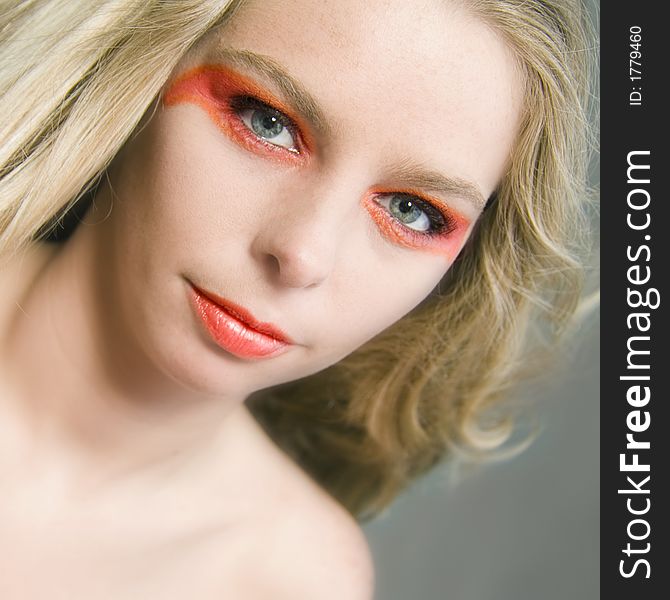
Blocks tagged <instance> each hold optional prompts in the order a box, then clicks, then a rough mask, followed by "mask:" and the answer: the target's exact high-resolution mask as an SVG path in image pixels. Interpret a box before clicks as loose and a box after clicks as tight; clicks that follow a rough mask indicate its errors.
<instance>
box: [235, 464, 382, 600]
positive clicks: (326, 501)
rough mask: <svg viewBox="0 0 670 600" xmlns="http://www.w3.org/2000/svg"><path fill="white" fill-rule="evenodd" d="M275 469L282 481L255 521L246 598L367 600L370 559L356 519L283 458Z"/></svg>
mask: <svg viewBox="0 0 670 600" xmlns="http://www.w3.org/2000/svg"><path fill="white" fill-rule="evenodd" d="M275 467H276V469H277V470H276V471H275V472H277V471H280V472H281V477H280V480H281V483H280V485H279V487H274V489H273V492H275V493H273V494H272V497H270V498H268V502H267V504H266V509H265V510H263V513H264V516H263V517H262V519H261V520H260V522H259V527H260V529H259V532H258V534H259V535H258V540H260V542H259V545H258V547H257V548H256V552H254V558H253V560H252V561H249V564H253V568H252V571H253V572H250V573H247V574H246V576H247V577H248V584H249V587H248V588H247V589H250V590H252V589H253V590H254V592H255V594H254V593H252V594H251V595H250V596H249V598H256V597H258V598H273V599H275V600H282V599H283V598H287V599H288V598H290V599H291V600H302V599H303V598H304V599H305V600H307V599H310V600H330V599H333V600H342V599H343V598H346V599H347V600H371V599H372V597H373V588H374V566H373V559H372V555H371V552H370V548H369V546H368V543H367V540H366V538H365V535H364V534H363V532H362V530H361V528H360V526H359V525H358V523H357V522H356V520H355V519H354V518H353V517H352V516H351V515H350V514H349V513H348V512H347V511H346V510H345V509H344V508H343V507H342V506H341V505H340V504H339V503H338V502H337V501H336V500H334V499H333V498H332V497H331V496H330V495H329V494H327V493H326V492H325V491H324V490H322V489H321V488H320V487H319V486H318V485H317V484H316V483H314V482H313V481H312V480H311V479H310V478H309V477H308V476H307V475H306V474H305V473H304V472H303V471H302V470H301V469H299V467H297V466H296V465H295V464H294V463H292V462H291V461H290V460H289V459H288V458H287V457H283V458H280V459H279V463H278V464H275ZM245 587H246V586H245Z"/></svg>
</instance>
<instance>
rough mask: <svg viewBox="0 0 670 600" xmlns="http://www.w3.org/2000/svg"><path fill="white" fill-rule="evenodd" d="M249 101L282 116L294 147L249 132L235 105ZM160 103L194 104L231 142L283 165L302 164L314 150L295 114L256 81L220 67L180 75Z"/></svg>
mask: <svg viewBox="0 0 670 600" xmlns="http://www.w3.org/2000/svg"><path fill="white" fill-rule="evenodd" d="M249 100H251V101H253V102H255V103H256V105H259V104H260V105H266V106H267V108H268V109H270V110H274V111H279V112H280V113H282V114H283V115H286V117H287V118H288V122H287V123H285V125H286V127H287V128H288V129H289V131H290V132H291V134H292V135H293V138H294V140H295V144H296V145H295V148H291V149H289V148H285V147H283V146H278V145H275V144H272V143H270V142H268V141H265V140H263V139H261V138H259V137H258V136H256V135H254V134H253V132H251V131H250V130H249V128H248V127H247V126H246V125H245V124H244V123H243V122H242V120H241V118H240V116H239V114H238V112H239V104H240V103H242V102H245V101H249ZM163 103H164V104H165V105H166V106H174V105H176V104H181V103H192V104H196V105H197V106H200V107H201V108H202V109H203V110H205V111H206V112H207V114H208V115H209V117H210V118H211V120H212V121H213V122H214V124H215V125H216V126H217V127H218V128H219V129H220V130H221V131H222V132H223V133H225V134H226V135H227V136H228V137H230V138H231V139H232V140H233V141H235V142H237V143H238V144H240V145H241V146H242V147H244V148H246V149H247V150H249V151H251V152H254V153H257V154H262V155H265V156H267V157H269V158H271V159H274V160H277V161H279V162H282V163H285V164H292V165H300V164H304V163H305V162H306V161H307V160H308V158H309V155H310V153H311V152H312V149H313V148H314V142H313V138H312V136H311V135H310V131H309V127H308V126H307V125H306V124H305V123H303V122H302V119H301V118H300V116H299V115H297V114H295V113H294V111H293V110H292V109H291V108H290V107H288V106H286V105H285V104H284V103H283V102H281V101H280V100H279V99H278V98H276V97H275V96H274V95H272V94H271V93H270V92H268V91H267V90H265V89H263V88H261V87H260V86H259V85H258V84H257V83H256V82H254V81H253V80H251V79H250V78H248V77H246V76H244V75H242V74H240V73H238V72H236V71H234V70H232V69H230V68H229V67H226V66H224V65H204V66H200V67H196V68H195V69H192V70H190V71H187V72H186V73H184V74H182V75H180V76H179V77H178V78H177V79H176V80H175V81H174V82H173V83H172V85H170V87H169V88H168V89H167V91H166V92H165V94H164V95H163Z"/></svg>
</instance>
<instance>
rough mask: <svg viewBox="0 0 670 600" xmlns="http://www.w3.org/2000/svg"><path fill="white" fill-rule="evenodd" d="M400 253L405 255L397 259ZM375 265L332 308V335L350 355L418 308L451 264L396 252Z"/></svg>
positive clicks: (444, 260) (446, 260)
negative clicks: (392, 256) (395, 256)
mask: <svg viewBox="0 0 670 600" xmlns="http://www.w3.org/2000/svg"><path fill="white" fill-rule="evenodd" d="M401 252H403V253H404V255H403V256H400V253H401ZM395 254H396V255H397V256H398V258H396V260H393V259H390V260H387V261H383V262H377V263H376V265H375V267H374V268H373V269H371V270H367V271H366V273H365V274H362V276H361V277H360V279H359V280H358V281H357V282H356V283H353V282H352V284H351V286H350V287H349V288H348V290H347V292H346V293H342V294H339V295H338V296H339V298H338V299H339V301H338V303H337V305H335V306H333V314H334V317H333V318H332V320H331V335H332V336H333V337H334V338H335V339H337V340H338V343H339V344H341V345H342V346H346V347H347V353H350V352H352V351H354V350H355V349H357V348H358V347H360V346H361V345H362V344H364V343H365V342H367V341H368V340H369V339H371V338H373V337H374V336H375V335H377V334H379V333H381V332H382V331H384V330H385V329H387V328H388V327H390V326H391V325H393V324H394V323H396V322H397V321H399V320H400V319H402V318H403V317H404V316H405V315H407V313H409V312H410V311H411V310H412V309H414V308H415V307H416V306H418V305H419V304H420V303H421V302H422V301H423V300H425V299H426V298H427V297H428V295H429V294H430V293H431V292H432V291H433V290H434V289H435V287H436V286H437V285H438V284H439V282H440V280H441V279H442V278H443V277H444V275H445V273H446V272H447V270H448V268H449V266H450V265H451V261H450V260H448V259H445V258H443V257H437V256H428V257H426V256H411V255H410V254H409V251H396V252H395Z"/></svg>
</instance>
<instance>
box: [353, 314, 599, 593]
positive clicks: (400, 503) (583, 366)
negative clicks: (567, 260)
mask: <svg viewBox="0 0 670 600" xmlns="http://www.w3.org/2000/svg"><path fill="white" fill-rule="evenodd" d="M581 334H582V335H581V338H580V343H579V344H578V345H576V346H575V345H573V346H572V348H571V354H572V355H571V356H570V357H569V358H568V359H564V360H563V364H562V365H561V367H560V368H557V369H556V370H555V372H554V373H552V376H551V377H550V378H549V379H548V380H547V382H546V383H545V385H544V387H543V388H542V394H541V395H540V396H537V395H535V394H534V395H533V400H535V402H536V407H537V408H536V413H538V414H539V415H540V418H541V422H542V430H541V432H540V434H539V436H538V437H537V439H536V440H535V442H534V443H533V444H532V445H531V446H530V447H529V448H528V449H527V450H526V451H525V452H524V453H523V454H521V455H519V456H517V457H516V458H514V459H511V460H509V461H506V462H502V463H500V462H499V463H494V464H491V465H488V466H486V467H485V468H483V469H479V470H478V471H477V472H475V473H468V474H467V475H466V476H465V477H461V478H460V480H459V481H456V482H454V481H453V478H452V477H450V475H451V473H450V469H449V467H448V466H446V467H442V468H439V469H437V470H435V471H433V472H432V473H431V474H430V475H429V476H427V477H426V478H424V479H422V480H420V481H419V483H418V485H416V486H414V487H413V488H411V489H410V491H409V492H408V493H406V494H405V495H403V496H401V497H400V498H399V499H398V500H397V501H396V502H395V503H394V504H393V506H392V507H391V509H390V510H389V511H388V513H387V514H386V515H384V516H383V517H381V518H380V519H378V520H376V521H373V522H372V523H370V524H368V525H366V526H365V529H364V530H365V532H366V534H367V536H368V540H369V542H370V545H371V548H372V552H373V556H374V559H375V563H376V569H377V588H378V590H377V598H379V599H380V600H531V599H532V600H537V599H540V598H541V599H542V600H566V599H570V600H587V599H588V600H594V599H596V598H599V566H600V563H599V532H600V529H599V518H600V517H599V514H600V513H599V500H600V488H599V482H600V476H599V441H600V434H599V431H600V430H599V377H598V375H599V358H598V357H599V320H598V315H597V312H596V313H594V314H592V315H591V317H590V318H589V319H588V320H587V321H586V323H585V325H584V327H583V328H582V331H581ZM533 387H534V389H535V390H536V391H537V386H533Z"/></svg>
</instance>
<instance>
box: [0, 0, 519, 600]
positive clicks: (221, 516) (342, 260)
mask: <svg viewBox="0 0 670 600" xmlns="http://www.w3.org/2000/svg"><path fill="white" fill-rule="evenodd" d="M388 5H389V3H388V2H381V1H380V2H376V1H374V2H366V3H360V2H355V1H353V0H351V1H342V2H337V3H328V4H324V3H322V2H316V1H312V0H295V1H290V2H287V1H285V0H282V1H281V2H280V1H279V0H276V1H275V0H270V1H268V2H264V3H263V6H262V8H261V7H260V6H256V5H255V4H254V3H251V4H249V5H246V6H245V7H243V8H242V10H240V12H239V13H238V15H236V17H235V19H234V21H233V22H232V23H230V24H229V25H228V26H227V27H226V29H225V30H223V31H221V30H216V31H213V32H211V33H210V34H208V35H207V36H206V37H205V38H204V39H203V40H202V41H201V43H200V44H198V45H197V46H196V47H195V48H194V50H192V51H191V52H190V53H189V54H188V55H187V56H186V57H185V58H184V59H183V60H182V62H181V63H180V64H179V65H178V66H177V68H176V69H175V71H174V74H173V76H172V77H171V79H170V81H168V82H167V83H166V86H165V88H164V97H165V98H168V97H169V93H170V90H171V89H172V90H174V89H175V88H174V86H175V85H177V84H178V82H179V81H180V78H183V77H185V76H186V75H187V74H188V73H192V72H193V70H194V69H196V70H197V69H202V68H203V67H204V66H208V67H212V66H214V67H215V68H221V67H222V65H223V64H224V63H223V62H222V60H221V54H220V51H219V50H216V49H217V48H222V47H224V48H232V49H234V50H238V51H239V50H246V51H251V52H253V53H255V54H258V55H262V56H264V57H268V58H270V59H271V60H272V61H274V62H275V63H277V64H279V65H281V66H282V68H283V69H284V70H285V71H287V72H288V73H290V75H291V76H292V77H293V78H295V79H296V80H297V81H298V82H299V84H300V85H301V86H302V87H303V88H304V89H305V90H307V91H308V93H309V94H310V95H311V96H313V98H314V100H315V101H316V102H317V103H318V106H319V107H320V112H321V113H322V116H323V117H324V121H323V122H322V123H321V124H320V126H318V127H314V126H312V125H309V124H308V119H305V118H304V115H302V113H301V111H300V110H298V108H297V107H295V106H294V105H292V104H291V103H290V102H289V99H288V98H287V97H286V96H285V94H283V93H282V90H281V88H280V86H278V85H277V84H276V82H273V81H271V80H270V79H269V78H268V77H266V76H264V75H262V74H259V73H258V72H255V71H254V70H253V69H248V68H245V67H244V66H240V64H238V63H236V62H235V61H232V62H231V61H228V62H226V63H225V67H226V68H233V69H234V71H235V72H236V73H237V74H241V75H242V76H244V77H245V78H247V79H250V80H251V81H253V82H254V84H255V85H257V86H258V87H259V88H261V89H262V90H264V91H265V92H266V93H267V94H268V95H269V97H272V98H274V99H277V100H278V101H279V102H280V103H281V105H282V106H283V107H286V109H287V110H290V111H291V112H292V114H293V115H295V117H296V120H299V121H300V122H301V123H302V124H303V125H304V126H305V127H304V131H303V130H301V136H304V139H305V140H309V152H303V153H302V154H300V155H293V156H292V155H291V153H290V152H288V151H283V150H281V149H280V150H268V149H267V148H266V147H265V146H263V145H260V146H254V145H253V143H252V144H251V146H250V145H249V143H248V142H241V141H240V138H239V136H237V137H236V135H234V134H232V133H231V132H230V128H228V129H227V128H226V127H227V126H225V125H222V124H221V122H220V121H217V119H216V118H215V117H213V116H212V106H211V103H210V104H207V102H205V101H201V100H197V99H196V98H195V97H194V96H193V95H191V96H190V97H189V96H188V94H187V95H185V96H182V97H180V98H176V99H175V98H172V99H171V100H170V101H166V102H157V104H156V106H155V107H154V110H153V111H151V114H150V115H149V116H148V117H147V118H146V120H145V122H144V123H143V126H142V127H141V128H140V129H139V131H138V133H137V134H136V135H135V136H134V137H133V138H132V140H131V141H129V143H128V144H127V145H126V146H125V147H124V149H123V150H122V152H121V153H120V154H119V156H118V157H117V158H116V160H115V161H114V164H113V165H112V167H111V168H110V170H109V177H108V181H107V182H106V183H105V184H104V185H103V186H101V188H100V191H99V192H98V196H97V198H96V201H95V206H94V208H93V209H92V210H91V211H90V213H89V214H88V215H87V218H86V219H85V223H84V224H82V225H81V226H80V227H79V228H78V229H77V231H76V232H75V234H74V236H73V237H72V238H71V239H70V240H69V241H68V242H67V243H66V244H65V245H64V246H63V247H62V249H58V250H50V249H45V248H38V247H36V248H33V249H32V250H31V252H29V253H28V254H26V255H25V256H23V257H20V258H19V259H17V260H16V261H15V262H14V263H13V264H9V265H8V267H7V268H6V269H5V270H4V272H3V273H2V276H1V277H0V285H2V288H3V289H4V290H7V289H11V290H12V292H11V293H10V294H8V295H7V297H6V298H5V300H4V302H3V305H2V307H1V310H0V327H1V333H2V337H1V346H0V351H1V353H2V361H1V363H2V379H1V380H2V382H3V384H2V386H3V387H2V392H3V393H2V402H0V433H1V434H2V435H0V439H1V440H2V447H1V448H2V452H0V456H2V457H4V458H2V459H0V461H2V462H0V487H2V489H12V490H16V492H15V493H14V495H12V496H9V497H8V498H3V499H2V500H0V528H1V529H3V536H2V539H1V540H0V554H3V555H4V554H8V553H9V552H10V550H9V548H12V552H14V554H15V555H16V556H17V563H18V564H19V567H20V568H17V570H16V573H17V575H16V576H15V578H14V579H10V580H9V582H8V583H5V584H4V585H5V586H9V590H10V592H13V593H14V594H17V595H20V594H19V591H18V590H19V589H21V593H23V594H25V593H27V592H26V590H25V589H24V588H21V587H20V586H25V585H30V586H32V587H30V588H29V592H30V593H33V594H35V595H37V594H39V593H43V592H44V590H45V589H48V590H50V591H52V590H53V589H54V586H55V585H56V584H58V585H60V583H61V582H63V581H65V582H67V584H68V585H71V586H74V587H73V588H71V589H74V590H75V592H76V593H75V594H74V597H87V598H98V597H100V598H103V597H105V598H106V597H111V596H107V595H105V593H107V592H108V591H109V590H110V589H114V590H115V593H114V594H112V596H113V597H116V598H120V597H126V596H127V595H128V594H129V593H130V590H132V591H133V592H136V591H137V590H140V589H141V590H143V591H144V592H145V593H146V594H147V595H146V597H161V598H172V597H175V598H176V597H185V595H187V594H190V596H191V597H198V598H209V597H212V598H214V597H216V598H222V597H223V598H228V597H230V598H255V597H259V598H266V597H273V598H280V597H283V595H282V594H284V593H285V594H286V597H291V598H302V597H305V598H330V597H331V596H332V597H333V598H343V597H347V598H352V599H355V598H369V597H370V594H371V591H370V590H371V585H372V584H371V579H372V575H371V564H370V557H369V552H368V550H367V547H366V546H365V542H364V540H363V537H362V534H361V533H360V531H359V530H358V528H357V526H356V525H355V524H354V522H353V521H352V520H351V519H350V518H349V517H348V516H347V515H346V514H345V513H344V511H343V510H342V509H341V508H340V507H339V506H337V505H336V504H335V502H334V501H332V500H331V499H329V498H328V497H327V496H326V495H325V494H324V493H323V492H321V491H320V490H319V489H318V488H317V487H316V486H315V485H314V484H312V483H311V482H310V481H309V480H308V479H307V478H306V476H304V475H303V474H302V472H301V471H300V470H299V469H298V468H297V467H296V466H294V465H293V464H292V463H290V462H289V461H288V459H286V458H285V457H284V456H283V455H282V454H281V453H280V452H279V451H278V450H276V449H275V447H274V446H273V445H272V444H271V443H270V442H269V440H268V439H267V438H266V436H265V434H263V433H262V432H261V431H260V430H259V429H258V427H257V426H256V425H255V423H254V422H253V420H252V419H251V417H250V416H249V415H248V413H247V411H246V409H245V408H244V405H243V401H244V399H245V398H246V397H247V396H248V395H249V394H250V393H252V392H253V391H255V390H258V389H262V388H264V387H267V386H270V385H274V384H278V383H281V382H284V381H288V380H293V379H296V378H299V377H303V376H305V375H308V374H311V373H313V372H316V371H318V370H320V369H323V368H325V367H326V366H328V365H330V364H333V363H334V362H336V361H337V360H339V359H340V358H342V357H343V356H346V355H347V354H349V353H350V352H352V351H353V350H355V349H356V348H357V347H359V346H360V345H361V344H363V343H364V342H365V341H367V340H368V339H370V338H371V337H373V336H374V335H376V334H377V333H378V332H380V331H382V330H383V329H385V328H386V327H388V326H389V325H390V324H392V323H394V322H395V321H397V320H398V319H400V318H401V317H402V316H403V315H405V314H406V313H407V312H409V311H410V310H411V309H412V308H414V307H415V306H416V305H417V304H418V303H420V302H421V301H422V300H423V299H424V298H425V297H426V296H427V295H428V294H429V293H430V292H431V290H433V289H434V288H435V286H436V285H437V283H438V282H439V281H440V279H441V278H442V277H443V276H444V274H445V273H446V271H447V270H448V268H449V266H450V265H451V263H452V262H453V260H454V259H455V257H456V255H457V253H458V250H459V249H460V248H461V247H462V245H463V244H464V243H465V242H466V241H467V237H468V236H469V234H470V232H471V231H472V228H473V227H474V225H475V223H476V221H477V218H478V216H479V214H480V212H481V206H476V205H475V204H474V203H472V202H471V201H470V200H469V199H467V197H465V195H463V194H459V193H436V192H435V191H434V190H431V189H425V186H424V187H423V188H421V189H420V190H418V191H420V192H421V193H423V194H425V195H426V196H428V197H430V198H433V199H435V200H436V202H438V203H440V205H441V206H443V207H446V210H448V211H452V212H453V213H454V214H457V215H459V219H461V221H459V222H460V223H461V226H460V227H461V228H460V229H459V233H458V236H452V238H451V239H450V240H449V241H448V243H447V242H445V243H441V245H440V244H438V247H435V245H434V244H432V242H431V244H428V245H424V246H417V245H416V244H407V243H405V242H403V240H402V239H401V238H402V227H401V228H400V229H399V228H398V224H397V223H395V224H394V223H392V222H391V221H390V220H389V218H388V216H389V213H388V211H387V209H386V208H384V205H383V204H380V203H379V202H378V201H377V200H375V198H377V199H378V197H377V196H376V194H379V193H381V192H383V193H392V192H393V191H406V190H410V189H411V190H417V189H418V188H417V185H416V181H415V179H416V178H413V179H412V178H408V177H407V173H408V169H407V165H408V164H413V165H421V166H422V167H423V168H425V169H430V170H431V171H435V172H438V173H440V174H442V175H443V176H445V177H449V178H452V179H458V181H460V182H461V183H462V182H467V183H468V184H469V187H470V189H471V191H472V190H476V191H477V192H478V193H479V195H480V196H481V197H482V198H487V197H488V196H489V195H490V194H491V193H492V192H493V191H494V189H495V187H496V185H497V183H498V182H499V181H500V179H501V177H502V176H503V174H504V172H505V169H506V168H507V160H508V157H509V154H510V151H511V148H512V145H513V143H514V137H515V133H516V131H517V127H518V121H519V115H520V106H521V98H520V93H519V90H520V89H521V80H520V77H519V75H518V73H517V70H516V69H515V62H514V59H513V57H512V54H511V53H510V51H509V50H508V49H507V48H506V46H505V45H504V43H503V42H502V41H501V40H500V39H498V38H497V36H496V35H495V34H494V33H493V32H492V31H490V30H489V29H488V28H487V27H486V26H485V25H484V24H482V23H481V22H479V21H477V20H475V19H474V18H472V17H470V16H469V15H468V14H467V13H466V12H464V11H463V10H462V9H460V8H456V7H455V6H452V5H451V4H448V3H444V2H440V3H435V2H427V3H426V6H423V5H422V6H417V5H416V3H411V4H410V3H403V2H399V1H398V2H395V1H394V2H391V5H392V6H391V7H389V6H388ZM295 40H299V41H300V43H295ZM323 48H328V52H325V53H324V52H323ZM435 57H440V60H436V59H435ZM232 63H235V64H232ZM237 126H239V123H237ZM238 130H239V129H238ZM285 155H286V156H285ZM403 165H404V167H403ZM419 187H420V186H419ZM382 200H383V198H382ZM398 232H401V233H398ZM188 281H191V282H195V283H197V284H198V285H199V286H201V287H203V288H206V289H208V290H210V291H212V292H215V293H217V294H219V295H221V296H223V297H225V298H227V299H229V300H232V301H233V302H235V303H237V304H239V305H242V306H244V307H245V308H246V309H247V310H249V311H250V312H251V313H253V315H254V316H255V317H256V318H257V319H258V320H260V321H267V322H271V323H273V324H275V325H276V326H278V327H279V328H281V329H282V330H283V331H284V332H286V333H287V334H288V335H289V336H290V337H291V338H292V339H293V340H294V342H295V343H294V345H292V346H291V347H290V348H288V350H287V351H285V352H284V353H282V354H280V355H278V356H273V357H269V358H265V359H260V360H249V359H240V358H237V357H235V356H232V355H230V354H229V353H227V352H225V351H223V350H222V349H221V348H219V347H218V346H216V345H215V344H214V343H213V342H212V339H211V337H209V336H208V334H207V332H206V331H205V330H204V329H203V327H202V324H201V323H199V321H198V319H197V316H196V314H195V313H194V310H193V307H192V305H191V303H190V302H189V296H188V290H189V286H188ZM17 456H21V457H22V460H21V461H20V462H19V463H18V464H17V463H16V462H15V461H13V458H14V457H17ZM233 492H234V493H233ZM7 531H8V532H9V533H8V534H6V533H5V532H7ZM315 531H319V532H323V535H322V536H316V535H315V533H314V532H315ZM19 542H20V543H19ZM17 548H18V550H17ZM129 548H131V549H132V551H131V550H129ZM317 550H318V551H317ZM301 561H303V562H301ZM137 564H142V569H143V570H142V572H141V574H139V571H136V570H135V569H136V566H137ZM296 564H304V565H305V566H304V567H303V568H302V569H300V570H299V571H298V570H297V569H296V566H295V565H296ZM21 565H23V566H22V567H21ZM45 565H51V567H45ZM101 565H105V566H104V567H103V566H101ZM110 565H112V566H110ZM34 571H39V572H40V573H42V575H43V576H42V577H40V578H39V579H38V580H37V581H31V582H30V583H29V584H27V583H26V580H24V579H23V578H22V576H25V575H27V574H29V573H31V572H34ZM137 578H139V579H137ZM96 581H105V582H111V583H108V587H107V588H106V590H107V592H105V588H104V586H103V588H101V589H99V590H96V588H94V587H92V586H93V585H94V583H95V582H96ZM12 586H14V587H12ZM110 586H111V587H110ZM124 586H126V587H124ZM0 589H2V588H0ZM84 592H85V593H84ZM77 593H79V594H80V595H79V596H77ZM124 594H125V595H124ZM3 597H11V595H9V592H7V593H5V594H4V595H3ZM21 597H24V596H21ZM50 597H54V596H50ZM68 597H71V596H68Z"/></svg>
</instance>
